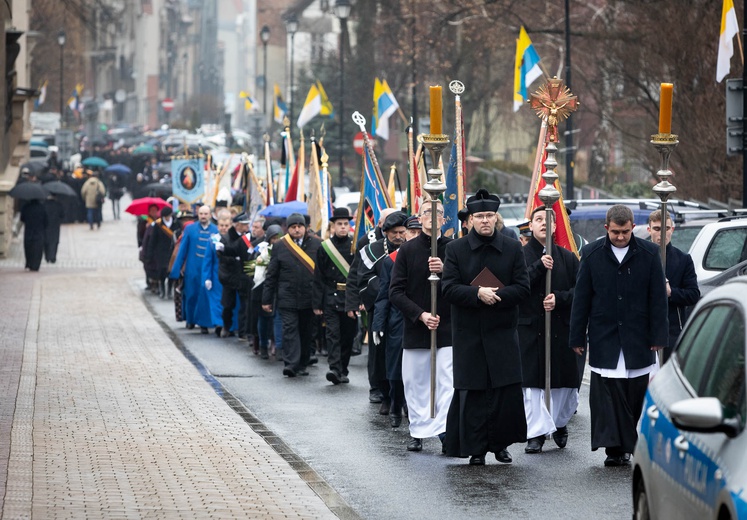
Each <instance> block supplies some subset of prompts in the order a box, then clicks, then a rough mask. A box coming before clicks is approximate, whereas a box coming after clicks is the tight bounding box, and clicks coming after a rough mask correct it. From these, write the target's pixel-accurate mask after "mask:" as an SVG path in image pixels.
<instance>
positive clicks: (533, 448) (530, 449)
mask: <svg viewBox="0 0 747 520" xmlns="http://www.w3.org/2000/svg"><path fill="white" fill-rule="evenodd" d="M543 444H545V438H544V437H534V438H532V439H529V442H527V447H526V448H524V453H542V445H543Z"/></svg>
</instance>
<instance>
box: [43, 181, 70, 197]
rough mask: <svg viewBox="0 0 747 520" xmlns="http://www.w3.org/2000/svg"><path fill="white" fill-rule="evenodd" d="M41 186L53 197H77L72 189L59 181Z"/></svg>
mask: <svg viewBox="0 0 747 520" xmlns="http://www.w3.org/2000/svg"><path fill="white" fill-rule="evenodd" d="M42 186H43V187H44V189H46V190H47V191H48V192H49V193H51V194H53V195H66V196H68V197H75V196H77V195H78V194H77V193H75V190H74V189H72V188H71V187H70V186H68V185H67V184H65V183H64V182H61V181H51V182H45V183H44V184H43V185H42Z"/></svg>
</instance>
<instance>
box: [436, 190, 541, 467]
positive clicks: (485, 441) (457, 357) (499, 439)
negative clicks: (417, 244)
mask: <svg viewBox="0 0 747 520" xmlns="http://www.w3.org/2000/svg"><path fill="white" fill-rule="evenodd" d="M499 206H500V199H499V198H498V197H497V196H495V195H491V194H489V193H488V192H487V190H484V189H480V190H478V191H477V193H476V194H475V195H474V196H473V197H470V198H469V199H468V200H467V208H468V210H469V211H470V213H471V214H472V220H473V223H474V227H473V228H472V231H470V233H469V234H468V235H467V236H466V237H463V238H460V239H459V240H456V241H454V242H452V243H450V244H449V245H448V246H447V248H446V261H445V262H444V272H443V277H442V279H441V290H442V291H443V295H444V298H445V299H446V300H447V301H448V302H449V303H451V316H452V335H453V354H454V398H453V399H452V401H451V408H450V409H449V415H448V419H447V423H446V438H445V440H444V450H445V452H446V454H447V455H450V456H456V457H467V456H470V457H471V458H470V464H472V465H484V464H485V455H486V453H487V452H489V451H492V452H493V453H495V456H496V459H497V460H498V461H499V462H502V463H510V462H512V459H511V455H510V454H509V452H508V450H507V449H506V448H507V447H508V446H509V445H510V444H513V443H515V442H524V441H526V433H527V426H526V418H525V416H524V398H523V395H522V390H521V381H522V373H521V354H520V350H519V337H518V333H517V331H516V327H517V324H518V318H519V304H520V303H521V301H522V300H524V299H525V298H528V297H529V277H528V275H527V268H526V264H525V262H524V253H523V252H522V248H521V244H520V243H519V241H517V240H513V239H511V238H508V237H506V236H504V235H502V234H501V233H499V232H498V231H496V230H495V223H496V219H497V216H496V212H497V211H498V207H499ZM478 275H481V276H480V277H479V279H478Z"/></svg>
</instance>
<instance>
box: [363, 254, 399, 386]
mask: <svg viewBox="0 0 747 520" xmlns="http://www.w3.org/2000/svg"><path fill="white" fill-rule="evenodd" d="M393 268H394V262H393V261H392V259H391V257H386V258H382V259H381V271H380V273H381V274H380V275H379V277H380V279H381V281H380V284H379V294H378V296H377V297H376V303H374V312H373V322H372V324H371V330H372V331H375V332H383V333H384V338H385V340H384V346H385V347H384V348H385V352H384V360H385V362H386V363H385V365H386V378H387V379H388V380H389V381H402V348H403V347H404V345H403V344H402V328H403V324H404V317H403V316H402V313H401V312H400V311H399V309H397V307H395V306H394V305H392V302H391V301H390V300H389V288H390V287H391V284H390V283H391V278H392V269H393Z"/></svg>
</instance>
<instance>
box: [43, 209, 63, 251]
mask: <svg viewBox="0 0 747 520" xmlns="http://www.w3.org/2000/svg"><path fill="white" fill-rule="evenodd" d="M44 210H45V211H46V213H47V228H46V229H45V230H44V242H46V243H49V244H58V243H59V242H60V226H61V225H62V223H63V222H64V220H65V208H64V206H63V205H62V203H61V202H60V201H59V200H58V199H47V202H45V203H44Z"/></svg>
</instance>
